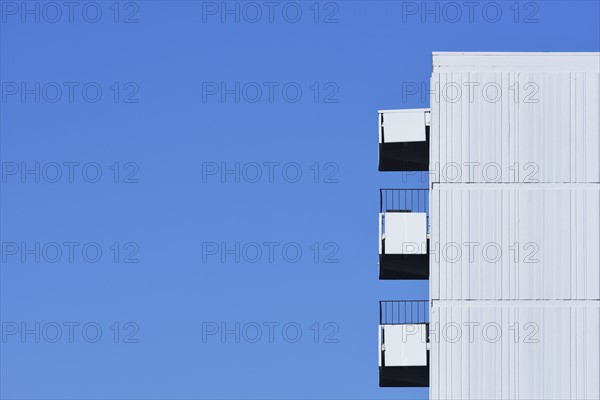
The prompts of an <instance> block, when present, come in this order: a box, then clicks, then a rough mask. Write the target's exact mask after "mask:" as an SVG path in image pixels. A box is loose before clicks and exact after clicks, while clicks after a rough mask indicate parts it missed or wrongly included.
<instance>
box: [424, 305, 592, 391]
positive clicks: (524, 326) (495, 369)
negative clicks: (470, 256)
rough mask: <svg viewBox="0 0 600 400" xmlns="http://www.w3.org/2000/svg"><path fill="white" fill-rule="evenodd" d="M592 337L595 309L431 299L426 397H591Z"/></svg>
mask: <svg viewBox="0 0 600 400" xmlns="http://www.w3.org/2000/svg"><path fill="white" fill-rule="evenodd" d="M511 303H512V302H511ZM569 303H571V302H569ZM440 304H443V302H440ZM599 336H600V310H599V309H598V307H594V306H591V307H587V306H586V307H568V306H563V307H560V306H551V307H543V306H533V307H529V306H504V307H500V306H488V307H478V306H471V307H454V306H452V307H446V306H444V305H441V306H436V303H434V307H433V310H432V320H431V324H430V342H431V371H430V379H431V389H430V397H431V399H456V400H464V399H478V400H482V399H493V400H497V399H543V400H546V399H598V398H600V385H599V383H598V377H599V376H600V363H599V357H598V354H599V353H600V348H599V342H598V337H599Z"/></svg>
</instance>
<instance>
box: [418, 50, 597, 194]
mask: <svg viewBox="0 0 600 400" xmlns="http://www.w3.org/2000/svg"><path fill="white" fill-rule="evenodd" d="M599 60H600V54H599V53H586V54H584V55H582V54H579V55H577V56H574V55H572V54H562V55H561V54H540V55H537V56H535V55H524V54H520V55H519V54H512V55H510V54H509V55H500V56H499V55H495V56H493V55H490V54H488V55H487V56H486V55H479V56H478V55H474V54H469V55H459V54H445V53H439V54H437V55H436V54H434V57H433V62H434V71H433V74H432V77H431V91H432V94H431V125H432V132H435V133H434V134H432V136H431V142H430V143H431V144H430V146H431V159H430V170H431V172H432V174H431V181H432V182H483V183H499V182H524V183H535V182H596V183H597V182H600V141H599V137H600V135H599V131H600V123H599V109H598V104H600V103H599V93H600V69H599V67H598V64H599ZM527 63H530V64H529V65H530V67H529V68H526V66H527V65H528V64H527ZM568 66H570V68H569V67H568Z"/></svg>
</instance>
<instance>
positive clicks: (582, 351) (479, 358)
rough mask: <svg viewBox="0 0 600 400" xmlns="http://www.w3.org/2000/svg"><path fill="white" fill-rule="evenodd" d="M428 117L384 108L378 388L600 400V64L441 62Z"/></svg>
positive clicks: (450, 58) (531, 56)
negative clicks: (392, 285)
mask: <svg viewBox="0 0 600 400" xmlns="http://www.w3.org/2000/svg"><path fill="white" fill-rule="evenodd" d="M430 87H431V90H432V93H431V96H430V97H431V104H430V108H429V109H415V110H386V111H380V112H379V170H380V171H426V170H428V171H429V176H430V180H429V189H428V190H418V189H416V190H406V189H382V190H381V193H380V215H379V236H380V237H379V254H380V257H379V260H380V262H379V263H380V268H379V269H380V278H381V279H428V280H429V288H430V290H429V299H428V300H426V301H382V302H381V303H380V326H379V371H380V386H395V387H401V386H428V387H429V393H430V398H431V399H456V400H467V399H477V400H480V399H599V398H600V122H599V114H600V53H433V71H432V76H431V86H430Z"/></svg>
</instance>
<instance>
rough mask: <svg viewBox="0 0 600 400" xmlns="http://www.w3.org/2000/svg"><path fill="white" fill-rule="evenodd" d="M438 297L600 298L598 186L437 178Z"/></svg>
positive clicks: (434, 290) (434, 246)
mask: <svg viewBox="0 0 600 400" xmlns="http://www.w3.org/2000/svg"><path fill="white" fill-rule="evenodd" d="M431 209H432V221H434V222H433V223H432V225H431V240H432V241H431V243H430V259H431V274H430V276H431V283H432V285H431V298H432V299H434V300H439V299H441V300H461V299H462V300H521V299H537V300H543V299H548V300H553V299H561V300H575V299H582V300H583V299H595V300H598V299H600V285H599V282H600V267H599V266H600V185H599V184H585V185H573V184H570V185H558V184H549V185H541V184H540V185H517V184H502V185H487V184H469V185H455V184H441V185H434V187H433V190H432V193H431Z"/></svg>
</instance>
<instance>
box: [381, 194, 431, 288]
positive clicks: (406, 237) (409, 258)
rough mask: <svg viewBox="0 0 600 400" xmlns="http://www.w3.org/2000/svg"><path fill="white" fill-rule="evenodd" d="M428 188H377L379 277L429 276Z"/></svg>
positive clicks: (420, 277)
mask: <svg viewBox="0 0 600 400" xmlns="http://www.w3.org/2000/svg"><path fill="white" fill-rule="evenodd" d="M428 209H429V190H428V189H380V190H379V279H429V217H428V213H427V211H428Z"/></svg>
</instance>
